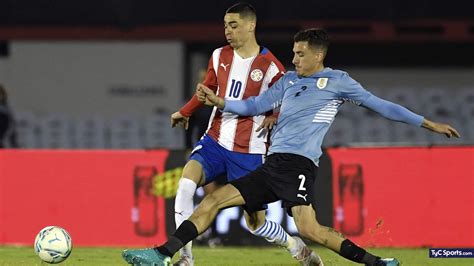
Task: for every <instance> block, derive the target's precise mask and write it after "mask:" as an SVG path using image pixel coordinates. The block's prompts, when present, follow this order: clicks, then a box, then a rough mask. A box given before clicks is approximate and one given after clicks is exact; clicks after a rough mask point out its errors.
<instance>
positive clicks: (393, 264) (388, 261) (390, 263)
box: [375, 258, 400, 266]
mask: <svg viewBox="0 0 474 266" xmlns="http://www.w3.org/2000/svg"><path fill="white" fill-rule="evenodd" d="M375 265H377V266H379V265H380V266H399V265H400V262H398V260H397V259H395V258H385V259H378V260H377V262H376V264H375Z"/></svg>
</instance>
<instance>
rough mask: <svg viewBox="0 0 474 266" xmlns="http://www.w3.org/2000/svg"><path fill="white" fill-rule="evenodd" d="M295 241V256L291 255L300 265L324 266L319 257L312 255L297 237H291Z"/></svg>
mask: <svg viewBox="0 0 474 266" xmlns="http://www.w3.org/2000/svg"><path fill="white" fill-rule="evenodd" d="M293 238H294V239H295V240H296V245H297V247H296V254H294V255H293V254H292V255H293V258H295V259H296V260H297V261H298V262H299V263H300V264H301V265H304V266H324V264H323V261H322V260H321V257H319V256H318V255H317V254H316V253H314V252H313V251H312V250H311V249H310V248H308V247H307V246H306V244H305V243H304V242H303V240H301V238H299V237H295V236H294V237H293Z"/></svg>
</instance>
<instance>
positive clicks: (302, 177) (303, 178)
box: [298, 175, 306, 191]
mask: <svg viewBox="0 0 474 266" xmlns="http://www.w3.org/2000/svg"><path fill="white" fill-rule="evenodd" d="M298 179H301V182H300V187H299V188H298V190H303V191H305V190H306V188H305V187H304V182H306V176H304V175H299V176H298Z"/></svg>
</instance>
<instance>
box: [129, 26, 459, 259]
mask: <svg viewBox="0 0 474 266" xmlns="http://www.w3.org/2000/svg"><path fill="white" fill-rule="evenodd" d="M328 45H329V41H328V36H327V33H326V32H325V31H324V30H322V29H309V30H304V31H300V32H298V33H297V34H296V35H295V38H294V46H293V52H294V57H293V64H294V65H295V67H296V69H295V70H296V71H291V72H288V73H286V74H285V75H284V76H283V77H282V78H280V79H279V80H278V81H277V82H276V83H275V84H274V85H273V86H272V88H271V89H269V90H268V91H266V92H264V93H262V94H261V95H259V96H256V97H252V98H249V99H247V100H243V101H242V100H230V99H224V98H221V97H218V96H216V95H215V93H214V92H213V91H212V90H210V89H209V88H207V87H205V86H204V85H200V86H198V89H197V92H196V94H197V96H198V99H199V100H201V101H202V102H205V103H206V104H208V105H214V106H216V107H218V108H219V109H220V110H222V111H223V112H232V113H235V114H239V115H255V114H259V113H263V112H266V111H268V110H272V109H273V108H275V107H277V106H280V115H279V117H278V122H277V124H276V126H275V128H274V132H273V134H272V142H271V146H270V148H269V156H268V157H267V160H266V161H265V163H264V164H263V166H262V167H260V168H258V169H257V170H255V171H253V172H251V173H250V174H248V175H247V176H244V177H242V178H240V179H238V180H235V181H232V182H230V183H229V184H227V185H225V186H223V187H221V188H219V189H217V190H216V191H214V192H213V193H211V194H210V195H208V196H206V197H205V198H204V199H203V201H202V202H201V204H200V206H199V207H198V208H197V209H196V210H195V211H194V213H193V214H192V215H191V217H190V218H189V219H188V220H186V221H184V222H183V223H182V224H181V226H180V227H179V228H178V229H177V230H176V232H175V233H174V234H173V235H171V236H170V237H169V239H168V242H166V243H165V244H164V245H162V246H159V247H157V248H155V249H150V250H146V251H144V252H136V251H124V253H123V257H124V258H125V259H126V260H127V261H128V262H158V263H162V262H164V261H167V260H168V259H169V257H170V256H172V255H173V254H174V253H175V252H177V250H178V249H179V248H180V247H181V246H183V245H184V243H187V242H188V241H190V240H192V239H194V238H195V237H197V236H198V234H199V233H202V232H203V231H204V230H205V229H206V228H207V227H208V226H209V224H210V223H211V221H212V220H213V219H214V218H215V216H216V214H217V212H218V211H219V210H220V209H223V208H227V207H230V206H244V208H246V209H248V210H250V211H252V210H253V211H256V210H258V209H260V208H261V206H262V204H265V203H270V202H274V201H276V200H282V201H283V205H284V206H285V207H286V208H287V210H288V211H289V212H290V213H291V214H292V215H293V218H294V220H295V223H296V226H297V228H298V231H299V233H300V234H301V235H302V236H304V237H306V238H308V239H310V240H312V241H314V242H316V243H319V244H321V245H323V246H325V247H327V248H329V249H331V250H333V251H335V252H336V253H338V254H339V255H341V256H343V257H344V258H346V259H348V260H351V261H354V262H357V263H363V264H365V265H369V266H385V265H388V266H397V265H399V262H398V260H396V259H394V258H386V259H382V258H380V257H377V256H375V255H373V254H371V253H369V252H367V251H366V250H364V249H363V248H361V247H359V246H357V245H356V244H355V243H353V242H351V241H350V240H349V239H347V238H345V237H344V236H343V235H342V234H340V233H339V232H337V231H335V230H334V229H332V228H329V227H326V226H323V225H320V224H319V223H318V221H317V219H316V213H315V210H314V209H313V208H314V206H312V205H311V202H312V200H311V198H312V196H313V195H311V193H310V192H311V191H313V190H312V186H313V183H314V180H315V178H316V169H317V166H318V162H319V157H320V156H321V143H322V140H323V138H324V135H325V134H326V132H327V130H328V128H329V126H330V125H331V123H332V122H333V120H334V118H335V115H336V113H337V111H338V110H339V108H340V106H341V104H343V103H344V102H352V103H354V104H357V105H360V106H364V107H366V108H369V109H372V110H374V111H376V112H378V113H380V114H381V115H382V116H384V117H386V118H388V119H391V120H394V121H400V122H403V123H407V124H410V125H413V126H418V127H424V128H426V129H428V130H431V131H433V132H435V133H439V134H444V135H446V136H447V137H449V138H450V137H460V135H459V133H458V132H457V131H456V129H454V128H453V127H451V126H450V125H447V124H442V123H436V122H432V121H430V120H428V119H426V118H424V117H422V116H420V115H417V114H415V113H413V112H411V111H409V110H408V109H406V108H404V107H402V106H400V105H397V104H394V103H391V102H388V101H385V100H382V99H380V98H378V97H377V96H375V95H373V94H371V93H370V92H368V91H366V90H365V89H364V88H363V87H362V86H361V85H360V84H359V83H358V82H357V81H355V80H354V79H352V78H351V77H350V76H349V75H348V74H347V73H346V72H343V71H340V70H333V69H331V68H328V67H325V66H324V58H325V56H326V53H327V48H328Z"/></svg>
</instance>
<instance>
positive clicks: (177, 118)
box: [171, 112, 189, 130]
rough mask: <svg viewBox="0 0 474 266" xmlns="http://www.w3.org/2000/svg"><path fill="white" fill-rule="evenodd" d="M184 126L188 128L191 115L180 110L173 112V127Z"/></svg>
mask: <svg viewBox="0 0 474 266" xmlns="http://www.w3.org/2000/svg"><path fill="white" fill-rule="evenodd" d="M179 125H181V126H183V128H184V129H186V130H187V129H188V126H189V117H187V116H184V115H182V114H181V113H180V112H176V113H173V114H172V115H171V127H176V126H179Z"/></svg>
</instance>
